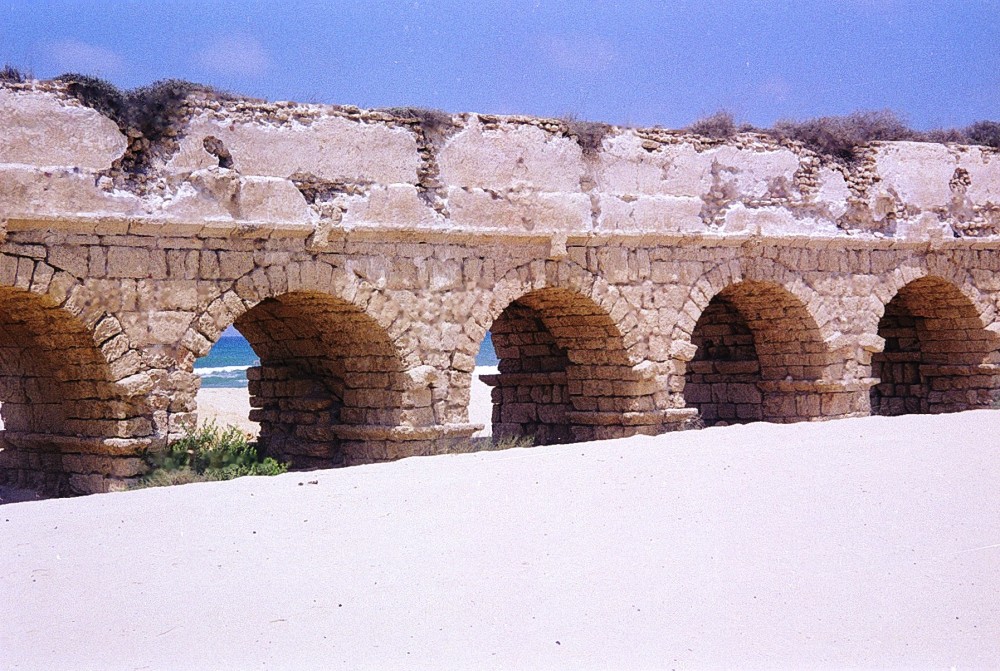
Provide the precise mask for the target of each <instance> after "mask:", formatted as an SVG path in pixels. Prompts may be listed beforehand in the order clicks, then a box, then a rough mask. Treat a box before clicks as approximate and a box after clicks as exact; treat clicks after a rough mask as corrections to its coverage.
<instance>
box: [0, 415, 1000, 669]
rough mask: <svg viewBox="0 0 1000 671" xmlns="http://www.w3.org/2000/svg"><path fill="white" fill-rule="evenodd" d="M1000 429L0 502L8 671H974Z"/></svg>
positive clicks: (756, 435)
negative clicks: (771, 670) (687, 670)
mask: <svg viewBox="0 0 1000 671" xmlns="http://www.w3.org/2000/svg"><path fill="white" fill-rule="evenodd" d="M998 422H1000V412H997V411H975V412H967V413H961V414H956V415H946V416H939V417H926V416H916V417H906V418H895V419H887V418H866V419H856V420H841V421H836V422H826V423H811V424H795V425H785V426H778V425H767V424H753V425H749V426H737V427H727V428H717V429H707V430H704V431H692V432H685V433H676V434H669V435H665V436H660V437H657V438H645V437H636V438H631V439H626V440H615V441H607V442H601V443H589V444H578V445H568V446H560V447H540V448H530V449H515V450H509V451H505V452H485V453H478V454H466V455H445V456H439V457H424V458H413V459H406V460H402V461H398V462H394V463H389V464H377V465H371V466H360V467H355V468H348V469H340V470H331V471H317V472H312V473H292V474H287V475H284V476H279V477H276V478H243V479H241V480H237V481H233V482H229V483H212V484H200V485H188V486H183V487H175V488H170V489H159V490H144V491H137V492H130V493H121V494H105V495H98V496H90V497H86V498H80V499H73V500H51V501H41V502H31V503H18V504H11V505H6V506H3V507H0V525H2V527H0V529H2V530H0V545H2V551H3V558H4V570H3V571H2V572H0V602H2V603H3V604H4V605H5V607H6V612H5V617H4V618H3V619H2V621H0V651H2V659H3V662H2V664H0V666H3V668H5V669H46V670H50V669H67V668H73V669H134V668H163V669H181V668H183V669H248V668H274V669H311V668H316V669H330V668H347V669H357V668H377V669H387V668H470V669H490V668H498V669H499V668H503V669H510V668H573V669H587V668H622V669H624V668H672V667H678V666H681V667H690V666H699V667H704V666H709V667H713V666H722V665H727V666H735V667H762V666H767V667H785V668H788V667H798V668H803V667H807V668H820V667H845V666H868V667H871V666H874V667H923V668H930V667H935V668H945V667H958V668H969V667H992V666H995V665H996V663H997V660H998V659H1000V636H997V632H998V631H1000V606H998V604H1000V509H998V498H997V483H998V482H1000V441H998V440H997V438H996V426H997V424H998Z"/></svg>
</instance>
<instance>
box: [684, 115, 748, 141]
mask: <svg viewBox="0 0 1000 671" xmlns="http://www.w3.org/2000/svg"><path fill="white" fill-rule="evenodd" d="M684 130H685V131H687V132H688V133H695V134H697V135H704V136H705V137H710V138H713V139H716V140H728V139H729V138H731V137H733V136H734V135H736V133H737V132H738V129H737V128H736V120H735V119H733V115H732V114H730V113H729V112H726V111H725V110H720V111H718V112H716V113H715V114H713V115H711V116H707V117H704V118H701V119H698V120H697V121H695V122H694V123H693V124H691V125H690V126H688V127H687V128H685V129H684Z"/></svg>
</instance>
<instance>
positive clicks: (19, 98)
mask: <svg viewBox="0 0 1000 671" xmlns="http://www.w3.org/2000/svg"><path fill="white" fill-rule="evenodd" d="M0 119H2V120H3V132H0V164H4V163H19V164H24V165H32V166H45V167H51V166H72V167H75V168H79V169H81V170H85V171H88V170H106V169H107V168H110V167H111V164H112V163H113V162H114V161H115V159H117V158H118V157H119V156H121V155H122V154H123V153H125V148H126V145H127V142H126V139H125V136H124V135H122V133H121V131H120V130H119V129H118V126H117V124H115V122H114V121H112V120H111V119H109V118H107V117H106V116H103V115H102V114H101V113H100V112H97V111H96V110H93V109H90V108H89V107H84V106H83V105H81V104H80V103H78V102H76V101H75V100H67V99H65V98H62V97H60V96H58V95H57V94H55V93H48V92H40V91H13V90H11V89H7V88H0Z"/></svg>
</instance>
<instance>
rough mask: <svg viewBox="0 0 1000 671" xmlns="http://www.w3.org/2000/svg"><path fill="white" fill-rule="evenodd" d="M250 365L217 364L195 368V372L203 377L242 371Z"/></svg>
mask: <svg viewBox="0 0 1000 671" xmlns="http://www.w3.org/2000/svg"><path fill="white" fill-rule="evenodd" d="M247 368H250V366H215V367H213V368H195V369H194V372H195V373H197V374H198V375H201V376H202V377H206V376H208V375H220V374H223V373H242V372H243V371H245V370H246V369H247Z"/></svg>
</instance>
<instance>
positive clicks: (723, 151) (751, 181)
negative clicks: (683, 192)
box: [678, 144, 799, 199]
mask: <svg viewBox="0 0 1000 671" xmlns="http://www.w3.org/2000/svg"><path fill="white" fill-rule="evenodd" d="M705 160H709V161H711V163H710V165H711V168H710V172H711V175H712V178H713V187H712V188H713V190H718V191H722V192H724V193H733V194H737V195H738V196H739V198H741V199H760V198H765V197H772V198H788V197H795V196H797V195H798V192H797V188H796V187H795V173H796V171H798V169H799V157H798V156H797V155H796V154H795V152H793V151H791V150H790V149H775V150H769V151H745V150H741V149H739V148H738V147H736V146H733V145H730V144H724V145H721V146H719V147H716V148H713V149H710V150H707V151H705V152H704V153H703V157H701V158H699V159H698V162H699V163H701V162H703V161H705ZM678 167H679V168H680V169H684V168H685V166H683V165H681V166H678ZM699 195H700V194H699Z"/></svg>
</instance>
